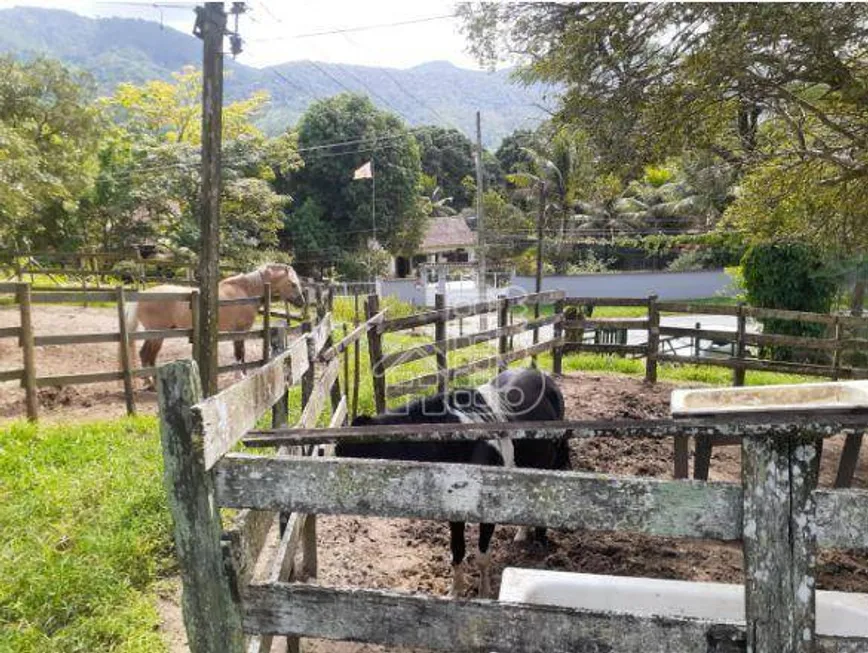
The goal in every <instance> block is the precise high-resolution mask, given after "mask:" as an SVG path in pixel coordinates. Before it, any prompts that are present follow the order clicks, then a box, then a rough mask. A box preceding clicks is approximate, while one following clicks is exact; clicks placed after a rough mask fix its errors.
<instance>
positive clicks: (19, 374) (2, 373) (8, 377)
mask: <svg viewBox="0 0 868 653" xmlns="http://www.w3.org/2000/svg"><path fill="white" fill-rule="evenodd" d="M23 378H24V370H0V383H2V382H3V381H19V380H20V379H23Z"/></svg>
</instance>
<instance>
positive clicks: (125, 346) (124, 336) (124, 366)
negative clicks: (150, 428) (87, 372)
mask: <svg viewBox="0 0 868 653" xmlns="http://www.w3.org/2000/svg"><path fill="white" fill-rule="evenodd" d="M117 293H118V327H119V333H120V347H121V351H120V354H121V356H120V358H121V373H122V374H123V375H124V400H125V401H126V403H127V414H128V415H133V414H134V413H135V412H136V397H135V394H134V393H133V370H132V361H131V360H130V334H129V333H128V332H127V315H126V313H127V304H126V297H125V296H124V287H123V286H118V288H117Z"/></svg>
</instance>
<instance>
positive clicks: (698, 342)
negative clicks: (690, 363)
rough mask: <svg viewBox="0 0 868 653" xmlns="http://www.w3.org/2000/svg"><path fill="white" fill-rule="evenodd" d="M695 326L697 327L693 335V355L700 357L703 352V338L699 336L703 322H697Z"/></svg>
mask: <svg viewBox="0 0 868 653" xmlns="http://www.w3.org/2000/svg"><path fill="white" fill-rule="evenodd" d="M693 328H694V329H696V334H695V335H694V336H693V355H694V356H695V357H696V358H699V356H700V354H702V339H701V338H700V337H699V336H700V334H701V332H702V322H697V323H696V325H695V326H694V327H693Z"/></svg>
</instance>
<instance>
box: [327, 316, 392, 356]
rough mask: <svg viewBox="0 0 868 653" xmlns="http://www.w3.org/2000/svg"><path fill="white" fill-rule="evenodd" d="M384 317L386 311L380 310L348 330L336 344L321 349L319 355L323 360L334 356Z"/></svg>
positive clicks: (379, 322)
mask: <svg viewBox="0 0 868 653" xmlns="http://www.w3.org/2000/svg"><path fill="white" fill-rule="evenodd" d="M385 319H386V311H380V312H379V313H377V314H376V315H375V316H374V317H372V318H371V319H370V320H367V321H365V322H364V323H362V324H360V325H358V326H357V327H356V328H354V329H353V330H352V331H350V332H349V333H348V334H347V335H346V336H344V337H343V338H342V339H341V340H340V341H339V342H338V343H337V344H335V345H333V346H331V347H329V348H328V349H325V350H323V352H322V353H321V354H320V357H321V358H322V359H323V360H324V361H329V360H331V359H332V358H334V357H335V356H337V355H339V354H341V353H343V352H344V351H346V350H347V349H349V348H350V346H351V345H353V344H354V343H356V342H358V341H359V340H361V339H362V338H364V337H365V334H367V333H368V331H370V330H371V329H372V328H374V327H376V326H377V325H379V324H382V323H383V322H384V321H385Z"/></svg>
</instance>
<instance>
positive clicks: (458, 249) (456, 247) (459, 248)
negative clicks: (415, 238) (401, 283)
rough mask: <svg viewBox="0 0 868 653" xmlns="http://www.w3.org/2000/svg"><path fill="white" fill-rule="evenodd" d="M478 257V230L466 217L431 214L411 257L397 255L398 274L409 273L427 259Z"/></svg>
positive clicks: (464, 260)
mask: <svg viewBox="0 0 868 653" xmlns="http://www.w3.org/2000/svg"><path fill="white" fill-rule="evenodd" d="M475 258H476V234H475V233H474V232H473V231H471V230H470V227H468V226H467V222H466V220H465V219H464V218H463V217H456V216H452V217H442V218H430V219H429V221H428V228H427V229H426V230H425V236H424V237H423V238H422V242H421V244H420V245H419V247H418V248H417V249H416V252H415V253H414V254H413V256H412V257H406V256H399V257H397V258H396V259H395V265H394V274H395V276H396V277H408V276H412V275H413V274H415V270H416V269H417V268H418V267H419V265H422V264H424V263H428V264H436V263H468V262H471V261H474V260H475Z"/></svg>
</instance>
